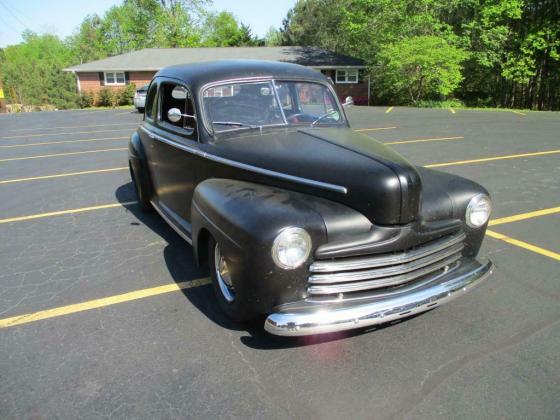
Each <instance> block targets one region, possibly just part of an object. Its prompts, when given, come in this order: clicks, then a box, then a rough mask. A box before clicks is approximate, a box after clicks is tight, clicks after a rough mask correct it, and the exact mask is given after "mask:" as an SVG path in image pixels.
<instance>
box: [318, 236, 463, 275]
mask: <svg viewBox="0 0 560 420" xmlns="http://www.w3.org/2000/svg"><path fill="white" fill-rule="evenodd" d="M463 247H464V245H463V244H462V243H459V244H455V245H453V246H451V247H449V248H446V249H444V250H443V251H440V252H439V253H437V254H432V255H428V256H426V257H423V258H419V259H417V260H414V261H411V262H408V263H404V264H399V265H392V266H388V267H382V268H374V269H371V270H364V271H348V272H344V273H334V274H314V275H312V276H309V280H308V281H309V283H310V284H333V283H344V282H350V281H361V280H370V279H379V278H382V277H388V276H396V275H399V274H405V273H409V272H411V271H414V270H417V269H419V268H423V267H426V266H428V265H430V264H433V263H436V262H438V261H440V260H443V259H445V258H447V257H450V256H452V255H454V254H458V253H460V252H461V250H462V249H463Z"/></svg>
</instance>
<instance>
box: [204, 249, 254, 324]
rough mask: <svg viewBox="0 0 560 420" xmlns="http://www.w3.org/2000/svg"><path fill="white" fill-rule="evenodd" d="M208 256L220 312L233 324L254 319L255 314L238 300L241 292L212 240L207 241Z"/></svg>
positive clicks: (219, 250) (223, 257)
mask: <svg viewBox="0 0 560 420" xmlns="http://www.w3.org/2000/svg"><path fill="white" fill-rule="evenodd" d="M208 256H209V258H208V260H209V263H210V264H209V265H210V277H211V278H212V287H213V289H214V294H215V295H216V300H217V301H218V305H219V306H220V309H221V310H222V312H224V313H225V314H226V315H227V317H228V318H230V319H231V320H233V321H235V322H240V323H244V322H248V321H250V320H252V319H254V318H255V317H256V314H255V313H254V312H252V311H251V310H249V309H247V307H246V306H244V305H243V302H242V300H241V299H240V294H242V291H241V290H240V289H239V287H238V286H237V287H236V285H235V283H234V282H233V280H232V276H231V272H230V270H229V266H228V262H227V259H226V258H225V256H224V255H223V254H222V251H221V249H220V245H219V244H218V243H217V242H216V241H215V240H214V238H210V240H209V241H208Z"/></svg>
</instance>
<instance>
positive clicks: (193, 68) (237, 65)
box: [155, 60, 328, 90]
mask: <svg viewBox="0 0 560 420" xmlns="http://www.w3.org/2000/svg"><path fill="white" fill-rule="evenodd" d="M160 76H162V77H171V78H174V79H179V80H181V81H183V82H184V83H186V84H187V85H189V86H191V88H193V90H196V89H199V88H200V87H202V86H204V85H205V84H207V83H213V82H220V81H224V80H232V79H245V78H253V77H254V78H259V77H264V78H274V79H306V80H316V81H319V82H323V83H324V82H328V79H327V78H326V77H325V76H324V75H323V74H321V73H320V72H318V71H316V70H313V69H311V68H309V67H305V66H301V65H299V64H291V63H281V62H279V61H264V60H220V61H206V62H200V63H194V64H180V65H176V66H169V67H165V68H163V69H161V70H160V71H158V72H157V73H156V75H155V77H160Z"/></svg>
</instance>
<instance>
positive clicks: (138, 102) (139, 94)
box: [134, 84, 150, 113]
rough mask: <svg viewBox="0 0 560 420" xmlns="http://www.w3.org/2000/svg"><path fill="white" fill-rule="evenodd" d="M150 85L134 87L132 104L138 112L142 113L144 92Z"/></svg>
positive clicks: (144, 98)
mask: <svg viewBox="0 0 560 420" xmlns="http://www.w3.org/2000/svg"><path fill="white" fill-rule="evenodd" d="M149 86H150V85H149V84H147V85H144V86H142V87H141V88H140V89H136V93H134V106H135V107H136V110H137V111H138V112H139V113H144V105H145V103H146V93H147V92H148V87H149Z"/></svg>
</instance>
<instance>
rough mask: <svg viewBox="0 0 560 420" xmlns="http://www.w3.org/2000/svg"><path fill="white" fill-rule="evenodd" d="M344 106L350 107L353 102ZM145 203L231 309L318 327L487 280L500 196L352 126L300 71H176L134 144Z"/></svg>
mask: <svg viewBox="0 0 560 420" xmlns="http://www.w3.org/2000/svg"><path fill="white" fill-rule="evenodd" d="M345 102H350V101H349V100H348V101H345ZM129 163H130V172H131V176H132V180H133V182H134V185H135V188H136V192H137V194H138V200H139V203H140V205H141V206H142V207H143V208H144V209H146V210H148V209H151V208H154V209H155V210H157V212H158V213H159V214H160V215H161V216H162V217H163V218H164V219H165V220H166V221H167V222H168V223H169V224H170V226H171V227H172V228H173V229H175V230H176V231H177V233H178V234H179V235H181V236H182V237H183V238H184V239H185V240H186V241H188V242H189V243H191V244H192V247H193V251H194V254H195V257H196V259H197V261H198V262H199V263H201V264H204V263H206V262H207V263H208V265H209V267H210V272H211V277H212V282H213V287H214V290H215V295H216V298H217V301H218V303H219V305H220V307H221V308H222V309H223V311H224V312H225V313H226V314H227V315H228V316H229V317H230V318H232V319H234V320H236V321H239V322H243V321H248V320H250V319H252V318H254V317H257V316H259V315H262V314H266V315H267V318H266V321H265V324H264V326H265V329H266V330H267V331H269V332H270V333H272V334H277V335H288V336H290V335H306V334H318V333H325V332H333V331H340V330H347V329H352V328H358V327H364V326H369V325H373V324H381V323H385V322H388V321H392V320H395V319H399V318H404V317H408V316H411V315H413V314H416V313H420V312H424V311H427V310H430V309H432V308H435V307H437V306H439V305H441V304H442V303H445V302H447V301H449V300H451V299H453V298H455V297H457V296H459V295H461V294H462V293H463V292H466V291H468V290H469V289H471V288H472V287H474V286H476V285H477V284H479V283H480V282H481V281H482V280H484V279H485V278H487V277H488V276H489V275H490V274H491V272H492V267H493V266H492V263H491V262H490V261H488V260H483V261H479V260H477V259H476V258H475V257H476V256H477V254H478V251H479V249H480V246H481V243H482V240H483V238H484V233H485V230H486V226H487V222H488V218H489V215H490V208H491V202H490V199H489V195H488V192H487V191H486V190H485V189H484V188H483V187H482V186H480V185H478V184H476V183H474V182H472V181H469V180H467V179H464V178H461V177H458V176H454V175H450V174H446V173H443V172H438V171H434V170H430V169H426V168H421V167H417V166H414V165H413V164H411V163H410V162H408V161H407V160H406V159H404V158H403V157H402V156H400V155H399V154H398V153H396V152H395V151H393V150H391V149H390V148H387V147H386V146H384V145H382V144H380V143H379V142H377V141H375V140H373V139H372V138H370V137H368V136H365V135H362V134H359V133H357V132H355V131H353V130H352V129H351V128H350V125H349V123H348V120H347V118H346V116H345V112H344V110H343V108H342V106H341V104H340V103H339V101H338V99H337V97H336V95H335V93H334V90H333V87H332V84H331V83H330V82H329V80H328V79H327V78H326V77H324V76H323V75H322V74H320V73H318V72H316V71H314V70H312V69H309V68H306V67H302V66H298V65H294V64H287V63H277V62H265V61H218V62H208V63H199V64H193V65H180V66H172V67H168V68H164V69H162V70H161V71H159V72H158V73H157V74H156V75H155V77H154V79H153V80H152V82H151V84H150V87H149V90H148V95H147V99H146V112H145V118H144V121H143V122H142V124H141V125H140V127H139V129H138V131H137V132H135V133H134V134H133V135H132V137H131V139H130V144H129Z"/></svg>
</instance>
